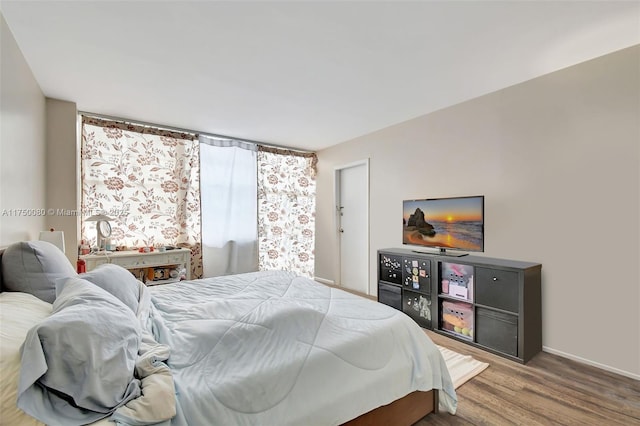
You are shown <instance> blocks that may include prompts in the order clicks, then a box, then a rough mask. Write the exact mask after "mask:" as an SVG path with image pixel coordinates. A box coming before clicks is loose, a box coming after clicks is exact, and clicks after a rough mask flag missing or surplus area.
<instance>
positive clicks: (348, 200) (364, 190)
mask: <svg viewBox="0 0 640 426" xmlns="http://www.w3.org/2000/svg"><path fill="white" fill-rule="evenodd" d="M335 176H336V195H337V196H336V215H337V220H336V224H337V227H338V242H339V244H340V248H339V253H340V254H339V256H340V260H339V262H340V277H339V279H338V284H339V285H340V286H342V287H345V288H347V289H350V290H355V291H358V292H360V293H364V294H369V160H364V161H359V162H357V163H352V164H349V165H346V166H342V167H336V175H335Z"/></svg>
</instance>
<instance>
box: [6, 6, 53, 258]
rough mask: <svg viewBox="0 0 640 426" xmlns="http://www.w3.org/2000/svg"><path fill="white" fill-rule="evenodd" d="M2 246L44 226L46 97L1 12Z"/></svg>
mask: <svg viewBox="0 0 640 426" xmlns="http://www.w3.org/2000/svg"><path fill="white" fill-rule="evenodd" d="M0 40H1V45H0V89H1V90H0V247H4V246H7V245H9V244H11V243H13V242H16V241H24V240H31V239H37V238H38V235H39V233H40V231H41V230H42V229H44V227H45V218H44V216H42V209H44V208H45V191H46V190H45V184H44V181H45V180H44V176H45V97H44V95H43V94H42V91H41V90H40V86H38V83H37V82H36V80H35V78H34V77H33V74H32V73H31V69H30V68H29V66H28V64H27V63H26V61H25V59H24V57H23V56H22V52H20V49H19V48H18V45H17V44H16V41H15V39H14V38H13V35H12V34H11V31H10V30H9V28H8V26H7V23H6V22H5V20H4V17H3V16H2V15H1V14H0Z"/></svg>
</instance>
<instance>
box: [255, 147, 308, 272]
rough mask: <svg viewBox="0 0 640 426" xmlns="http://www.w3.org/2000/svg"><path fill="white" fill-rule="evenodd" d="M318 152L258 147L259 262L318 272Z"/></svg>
mask: <svg viewBox="0 0 640 426" xmlns="http://www.w3.org/2000/svg"><path fill="white" fill-rule="evenodd" d="M316 163H317V157H316V155H315V154H313V153H301V152H297V151H291V150H283V149H278V148H268V147H263V146H260V147H259V149H258V266H259V268H260V270H288V271H293V272H297V273H299V274H301V275H305V276H308V277H313V276H314V248H315V198H316V181H315V176H316Z"/></svg>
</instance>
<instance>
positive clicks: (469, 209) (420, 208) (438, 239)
mask: <svg viewBox="0 0 640 426" xmlns="http://www.w3.org/2000/svg"><path fill="white" fill-rule="evenodd" d="M402 243H403V244H407V245H415V246H423V247H433V248H445V249H457V250H467V251H479V252H481V251H484V196H482V195H480V196H472V197H452V198H430V199H422V200H404V201H403V217H402Z"/></svg>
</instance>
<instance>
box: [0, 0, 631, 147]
mask: <svg viewBox="0 0 640 426" xmlns="http://www.w3.org/2000/svg"><path fill="white" fill-rule="evenodd" d="M0 9H1V10H2V14H3V15H4V17H5V20H6V21H7V23H8V25H9V28H10V29H11V31H12V33H13V35H14V37H15V38H16V41H17V43H18V46H19V47H20V49H21V50H22V53H23V54H24V56H25V58H26V60H27V62H28V64H29V66H30V67H31V69H32V71H33V74H34V76H35V78H36V80H37V81H38V83H39V84H40V87H41V88H42V91H43V92H44V94H45V95H46V96H48V97H51V98H57V99H63V100H68V101H73V102H76V104H77V107H78V109H79V110H81V111H89V112H95V113H100V114H105V115H111V116H117V117H123V118H128V119H133V120H140V121H144V122H150V123H157V124H163V125H168V126H174V127H180V128H185V129H192V130H196V131H200V132H205V133H213V134H221V135H227V136H232V137H237V138H243V139H249V140H254V141H261V142H266V143H272V144H276V145H283V146H289V147H294V148H300V149H310V150H319V149H322V148H325V147H328V146H331V145H334V144H338V143H340V142H344V141H346V140H349V139H352V138H355V137H358V136H361V135H363V134H367V133H370V132H373V131H376V130H379V129H381V128H384V127H387V126H390V125H393V124H396V123H399V122H402V121H406V120H408V119H411V118H414V117H417V116H420V115H423V114H426V113H429V112H432V111H435V110H438V109H441V108H444V107H447V106H450V105H453V104H456V103H459V102H462V101H465V100H467V99H471V98H474V97H477V96H480V95H483V94H486V93H489V92H493V91H495V90H498V89H501V88H504V87H507V86H510V85H513V84H517V83H520V82H523V81H526V80H529V79H531V78H534V77H537V76H540V75H542V74H546V73H549V72H552V71H555V70H558V69H561V68H564V67H567V66H570V65H573V64H576V63H579V62H583V61H585V60H588V59H591V58H595V57H598V56H601V55H603V54H606V53H609V52H612V51H615V50H619V49H622V48H625V47H629V46H632V45H635V44H638V43H640V2H638V1H623V2H616V1H601V2H597V1H422V2H420V1H414V2H399V1H395V2H380V1H343V2H309V1H295V2H270V1H258V2H246V1H235V2H232V1H227V2H219V1H199V2H190V1H178V0H174V1H119V2H110V1H55V0H54V1H5V0H2V1H0Z"/></svg>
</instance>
